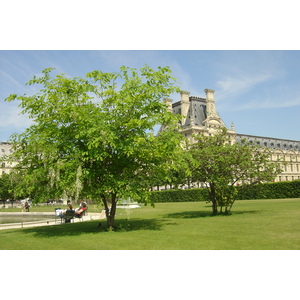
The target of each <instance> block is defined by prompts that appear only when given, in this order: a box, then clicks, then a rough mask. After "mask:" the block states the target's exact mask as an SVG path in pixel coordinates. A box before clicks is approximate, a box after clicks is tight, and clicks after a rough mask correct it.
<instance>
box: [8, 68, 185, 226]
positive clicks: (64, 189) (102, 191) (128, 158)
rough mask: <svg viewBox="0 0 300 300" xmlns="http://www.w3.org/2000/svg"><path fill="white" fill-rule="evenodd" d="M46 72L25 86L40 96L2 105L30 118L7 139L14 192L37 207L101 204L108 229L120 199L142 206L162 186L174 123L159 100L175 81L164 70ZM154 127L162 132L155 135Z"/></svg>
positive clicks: (173, 147)
mask: <svg viewBox="0 0 300 300" xmlns="http://www.w3.org/2000/svg"><path fill="white" fill-rule="evenodd" d="M51 72H53V71H52V69H51V68H49V69H45V70H43V76H41V77H39V78H37V77H34V78H32V79H31V80H30V81H29V82H28V84H29V85H38V86H40V91H39V92H38V93H36V94H34V95H32V96H27V95H23V96H17V95H10V96H9V97H8V98H7V99H6V100H7V101H13V100H19V101H20V106H21V107H22V108H23V111H22V113H24V114H27V115H28V116H29V118H31V119H32V120H33V124H32V125H31V126H30V127H29V128H27V129H26V130H25V131H24V132H23V133H22V134H14V135H13V136H12V141H13V143H14V150H15V152H14V153H13V155H12V157H11V160H15V161H18V165H17V167H16V168H15V172H14V176H16V177H20V178H21V183H20V184H19V185H18V190H17V191H18V192H19V193H22V194H23V193H24V191H26V192H27V193H28V195H29V196H31V197H33V198H34V199H35V200H36V201H38V200H42V199H45V198H47V197H51V198H53V197H62V196H63V195H64V196H68V197H73V199H78V198H79V197H83V196H84V197H89V198H92V199H101V200H102V202H103V204H104V206H105V210H106V216H107V224H108V227H109V228H112V227H113V226H114V219H115V212H116V204H117V201H118V199H119V198H124V197H126V198H127V197H131V198H133V199H139V201H147V195H148V190H149V187H150V186H152V185H153V181H154V180H157V179H158V178H159V179H160V180H163V178H164V180H165V177H166V176H167V174H168V172H166V169H168V168H170V167H172V164H168V163H167V162H168V160H169V159H170V158H172V159H173V160H176V153H178V152H180V147H179V145H180V140H181V136H180V134H179V133H178V132H177V131H176V130H174V128H175V127H176V124H177V122H178V119H177V117H176V116H174V115H173V114H172V113H171V112H168V110H167V106H166V104H165V102H164V101H163V99H164V98H167V97H168V96H169V95H170V94H172V93H174V92H178V91H179V90H178V87H177V83H176V80H175V79H174V78H173V76H172V74H171V70H170V69H169V68H168V67H158V69H157V70H153V69H151V68H150V67H148V66H145V67H143V68H141V69H140V70H139V71H137V70H136V69H130V68H127V67H124V66H123V67H121V68H120V71H119V72H117V73H105V72H101V71H93V72H91V73H88V74H87V75H86V77H84V78H67V77H66V76H65V75H64V74H58V75H56V76H55V77H54V78H52V77H51ZM158 124H164V125H166V127H167V129H166V130H165V131H163V132H161V133H160V134H159V135H158V136H154V135H153V133H152V130H153V128H154V126H155V125H158ZM19 180H20V179H19ZM110 206H111V207H110Z"/></svg>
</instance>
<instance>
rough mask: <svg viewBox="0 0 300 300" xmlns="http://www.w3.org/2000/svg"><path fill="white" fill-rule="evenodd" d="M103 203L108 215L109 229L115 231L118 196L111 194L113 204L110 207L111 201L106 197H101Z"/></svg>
mask: <svg viewBox="0 0 300 300" xmlns="http://www.w3.org/2000/svg"><path fill="white" fill-rule="evenodd" d="M101 198H102V202H103V204H104V207H105V214H106V220H107V228H108V230H114V227H115V215H116V207H117V194H116V193H112V194H111V203H110V207H109V203H108V202H109V201H108V199H107V198H106V197H105V195H101Z"/></svg>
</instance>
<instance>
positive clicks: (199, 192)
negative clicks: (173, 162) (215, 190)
mask: <svg viewBox="0 0 300 300" xmlns="http://www.w3.org/2000/svg"><path fill="white" fill-rule="evenodd" d="M150 200H151V201H153V202H154V203H160V202H197V201H207V200H208V192H207V190H206V189H203V188H202V189H190V190H165V191H155V192H151V193H150Z"/></svg>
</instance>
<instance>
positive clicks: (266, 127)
mask: <svg viewBox="0 0 300 300" xmlns="http://www.w3.org/2000/svg"><path fill="white" fill-rule="evenodd" d="M144 64H148V65H149V66H150V67H152V68H156V67H157V66H169V67H170V68H171V69H172V72H173V75H174V76H175V77H176V78H177V79H178V81H179V83H180V86H181V88H182V89H183V90H187V91H189V92H190V93H191V95H192V96H199V97H204V96H205V93H204V89H205V88H211V89H214V90H215V91H216V92H215V99H216V108H217V111H218V113H219V114H220V116H221V118H222V119H223V121H224V122H225V124H226V125H227V126H228V127H230V125H231V122H234V124H235V129H236V131H237V132H238V133H243V134H252V135H259V136H267V137H277V138H282V139H290V140H300V131H299V116H300V73H299V71H300V51H274V50H271V51H266V50H262V51H243V50H241V51H231V50H228V51H220V50H216V51H209V50H205V51H204V50H185V51H184V50H177V51H176V50H161V51H156V50H149V51H146V50H141V51H131V50H123V51H122V50H112V51H110V50H93V51H87V50H86V51H84V50H83V51H79V50H70V51H67V50H58V51H54V50H41V51H33V50H28V51H25V50H23V51H22V50H17V51H10V50H7V51H6V50H2V51H0V108H1V110H0V120H1V123H0V141H6V140H7V139H8V138H9V136H10V135H11V134H12V133H14V132H22V131H23V130H24V129H25V128H26V127H27V126H29V125H30V120H28V119H27V118H26V117H25V116H22V115H21V116H20V115H19V112H20V109H19V108H18V103H17V102H11V103H7V102H4V99H5V98H6V97H7V96H8V95H10V94H11V93H17V94H23V93H26V94H31V93H33V92H36V90H34V89H33V87H30V86H25V83H26V82H27V81H28V80H29V79H30V78H31V77H33V76H34V75H39V74H41V71H42V70H43V69H44V68H48V67H54V68H56V71H55V72H58V73H65V74H67V76H71V77H73V76H85V74H86V73H88V72H90V71H93V70H102V71H105V72H115V71H118V69H119V67H120V66H122V65H125V66H128V67H134V68H140V67H142V66H143V65H144ZM172 98H173V100H174V101H178V100H179V99H180V95H172Z"/></svg>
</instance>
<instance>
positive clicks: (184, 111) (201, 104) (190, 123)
mask: <svg viewBox="0 0 300 300" xmlns="http://www.w3.org/2000/svg"><path fill="white" fill-rule="evenodd" d="M204 91H205V93H206V98H199V97H194V96H190V93H189V92H185V91H183V92H181V99H180V101H178V102H175V103H172V100H171V99H165V102H166V104H167V105H168V110H169V111H171V112H173V113H174V114H179V115H181V116H182V117H181V122H180V124H179V125H180V131H181V133H182V134H184V135H185V136H186V137H187V138H188V139H189V140H190V141H191V142H192V141H193V138H192V135H193V134H197V133H203V134H205V135H213V134H214V133H215V132H216V130H218V129H219V128H221V127H225V128H227V126H226V125H225V123H224V122H223V120H222V119H221V117H220V116H219V114H218V113H217V111H216V105H215V98H214V93H215V91H214V90H211V89H205V90H204ZM227 130H228V134H229V136H230V140H231V142H232V143H241V141H242V140H244V139H245V140H246V141H247V142H250V143H253V144H255V145H258V146H263V147H268V148H270V149H272V152H273V153H272V157H270V160H272V161H277V160H278V159H279V158H281V159H284V161H286V162H288V163H287V164H286V165H283V166H282V173H281V174H279V175H278V176H277V178H276V180H275V181H292V180H296V179H300V141H292V140H284V139H277V138H270V137H262V136H252V135H245V134H239V133H236V131H235V128H234V124H233V123H232V124H231V127H230V128H227Z"/></svg>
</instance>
